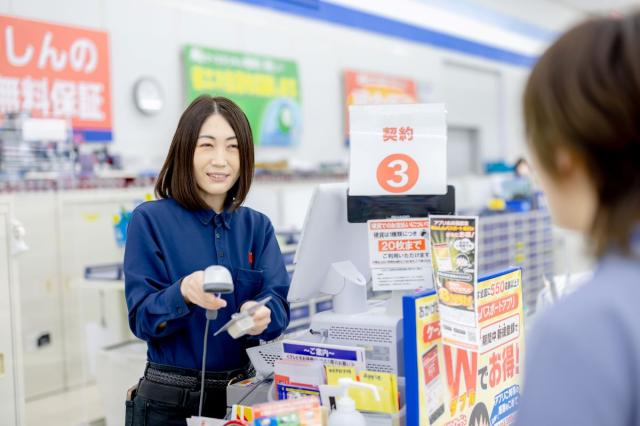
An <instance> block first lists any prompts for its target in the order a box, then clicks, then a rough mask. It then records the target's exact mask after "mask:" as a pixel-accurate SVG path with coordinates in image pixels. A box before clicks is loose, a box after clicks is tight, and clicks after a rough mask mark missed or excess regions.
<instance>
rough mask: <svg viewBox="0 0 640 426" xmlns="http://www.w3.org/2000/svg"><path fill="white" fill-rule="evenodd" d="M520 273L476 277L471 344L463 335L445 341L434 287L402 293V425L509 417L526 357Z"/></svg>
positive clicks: (506, 420) (500, 424) (501, 423)
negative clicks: (475, 336) (476, 340)
mask: <svg viewBox="0 0 640 426" xmlns="http://www.w3.org/2000/svg"><path fill="white" fill-rule="evenodd" d="M521 276H522V273H521V271H520V270H519V269H513V270H508V271H504V272H502V273H499V274H496V275H492V276H489V277H483V278H481V279H479V280H478V282H477V291H476V294H475V295H474V298H475V299H476V300H475V302H474V304H473V305H474V306H475V307H476V312H477V318H478V320H477V321H476V322H475V324H474V328H476V329H479V330H480V332H479V334H480V335H481V336H482V337H481V342H480V344H479V345H478V346H477V348H476V349H472V348H470V347H469V345H468V344H467V340H466V339H459V340H458V341H454V339H449V342H445V341H443V340H444V337H445V336H444V334H443V333H444V330H443V328H444V326H445V322H444V321H443V318H442V317H441V314H442V308H443V307H445V306H446V305H444V304H443V303H442V299H441V298H439V297H438V296H437V294H436V293H434V292H433V291H432V292H428V293H423V294H415V295H409V296H405V297H404V299H403V314H404V320H403V321H404V332H405V372H406V383H407V424H412V425H419V426H434V425H438V426H440V425H444V426H453V425H461V426H468V425H474V426H475V425H485V424H486V425H492V426H493V425H496V426H507V425H509V424H512V423H513V422H514V418H515V415H516V412H517V409H518V404H519V399H520V385H521V381H522V366H523V364H524V360H523V354H524V332H523V326H524V314H523V310H522V282H521ZM483 312H484V313H483ZM410 336H411V337H412V338H409V337H410ZM413 338H415V340H414V339H413Z"/></svg>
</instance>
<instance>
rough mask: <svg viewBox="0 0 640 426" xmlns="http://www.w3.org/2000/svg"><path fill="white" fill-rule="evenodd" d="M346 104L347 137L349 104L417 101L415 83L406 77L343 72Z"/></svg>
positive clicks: (347, 131)
mask: <svg viewBox="0 0 640 426" xmlns="http://www.w3.org/2000/svg"><path fill="white" fill-rule="evenodd" d="M344 91H345V98H346V105H347V114H346V118H345V136H346V137H347V138H348V137H349V114H348V110H349V105H378V104H413V103H416V102H417V101H418V90H417V87H416V83H415V81H413V80H410V79H408V78H402V77H396V76H393V75H388V74H382V73H373V72H362V71H351V70H348V71H345V72H344Z"/></svg>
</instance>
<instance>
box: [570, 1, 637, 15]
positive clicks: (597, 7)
mask: <svg viewBox="0 0 640 426" xmlns="http://www.w3.org/2000/svg"><path fill="white" fill-rule="evenodd" d="M558 3H563V4H565V5H566V6H569V7H571V8H574V9H577V10H581V11H583V12H585V13H597V14H601V13H611V12H614V13H615V12H625V11H627V10H628V9H633V8H636V9H640V0H560V1H558Z"/></svg>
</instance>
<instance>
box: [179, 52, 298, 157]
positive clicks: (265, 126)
mask: <svg viewBox="0 0 640 426" xmlns="http://www.w3.org/2000/svg"><path fill="white" fill-rule="evenodd" d="M183 55H184V56H183V60H184V75H185V78H186V86H187V87H186V89H187V93H186V94H187V102H191V101H192V100H193V99H195V98H196V97H198V96H199V95H202V94H212V95H215V96H225V97H227V98H229V99H231V100H233V101H234V102H235V103H237V104H238V105H239V106H240V108H242V110H243V111H244V112H245V114H246V115H247V118H248V119H249V122H250V124H251V129H252V131H253V141H254V143H255V144H256V145H271V146H291V145H295V144H298V143H299V142H300V136H301V132H302V113H301V109H300V102H301V98H300V82H299V78H298V65H297V64H296V62H294V61H291V60H286V59H279V58H272V57H268V56H259V55H252V54H248V53H243V52H233V51H227V50H218V49H210V48H207V47H201V46H191V45H188V46H185V48H184V52H183Z"/></svg>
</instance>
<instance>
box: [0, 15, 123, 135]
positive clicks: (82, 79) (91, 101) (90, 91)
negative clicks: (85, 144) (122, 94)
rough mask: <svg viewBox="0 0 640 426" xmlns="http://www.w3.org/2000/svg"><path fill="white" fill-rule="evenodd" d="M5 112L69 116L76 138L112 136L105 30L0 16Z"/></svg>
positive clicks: (0, 103)
mask: <svg viewBox="0 0 640 426" xmlns="http://www.w3.org/2000/svg"><path fill="white" fill-rule="evenodd" d="M0 46H1V48H0V114H5V113H11V112H20V111H28V112H30V113H31V115H32V116H33V117H42V118H63V119H70V120H71V125H72V127H73V130H74V138H75V140H76V141H77V142H82V141H110V140H111V139H112V135H111V87H110V84H109V44H108V39H107V33H106V32H104V31H95V30H87V29H82V28H76V27H68V26H62V25H56V24H50V23H46V22H37V21H31V20H26V19H19V18H13V17H8V16H2V15H0Z"/></svg>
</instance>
